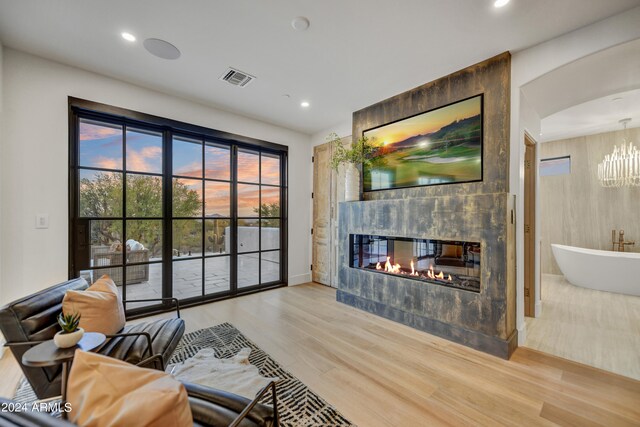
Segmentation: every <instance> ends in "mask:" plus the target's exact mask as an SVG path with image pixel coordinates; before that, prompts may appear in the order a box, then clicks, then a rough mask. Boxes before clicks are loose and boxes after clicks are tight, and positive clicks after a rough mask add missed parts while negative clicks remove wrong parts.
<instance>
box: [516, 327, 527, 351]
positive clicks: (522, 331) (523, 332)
mask: <svg viewBox="0 0 640 427" xmlns="http://www.w3.org/2000/svg"><path fill="white" fill-rule="evenodd" d="M526 341H527V323H526V322H523V323H522V325H520V327H519V328H518V345H524V343H525V342H526Z"/></svg>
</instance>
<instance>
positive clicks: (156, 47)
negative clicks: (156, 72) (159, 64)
mask: <svg viewBox="0 0 640 427" xmlns="http://www.w3.org/2000/svg"><path fill="white" fill-rule="evenodd" d="M142 44H143V45H144V48H145V49H147V51H148V52H149V53H150V54H152V55H154V56H157V57H158V58H162V59H178V58H180V51H179V50H178V48H177V47H175V46H174V45H172V44H171V43H169V42H167V41H164V40H160V39H146V40H145V41H144V42H143V43H142Z"/></svg>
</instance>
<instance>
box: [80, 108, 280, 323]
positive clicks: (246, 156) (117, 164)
mask: <svg viewBox="0 0 640 427" xmlns="http://www.w3.org/2000/svg"><path fill="white" fill-rule="evenodd" d="M69 111H70V115H69V127H70V129H69V130H70V132H69V135H70V138H69V139H70V156H69V159H70V175H69V190H70V191H69V218H70V245H69V246H70V256H69V260H70V262H69V264H70V265H69V275H70V277H78V276H81V277H84V278H86V279H87V281H89V282H90V283H92V282H93V281H95V280H96V279H97V278H99V277H100V276H102V275H103V274H108V275H110V276H111V277H112V278H113V280H114V281H115V283H116V285H117V286H118V289H119V290H120V292H121V294H122V296H123V298H124V299H126V300H133V299H136V300H137V299H153V298H161V297H175V298H178V299H179V300H181V301H183V302H185V303H199V302H204V301H208V300H213V299H217V298H224V297H228V296H233V295H238V294H242V293H247V292H253V291H256V290H261V289H264V288H271V287H273V286H279V285H283V284H286V271H287V265H286V254H287V247H286V242H287V239H286V237H287V215H286V212H287V182H286V180H287V176H286V171H287V147H285V146H281V145H278V144H273V143H269V142H266V141H261V140H255V139H252V138H247V137H242V136H239V135H233V134H228V133H224V132H220V131H216V130H213V129H207V128H203V127H199V126H194V125H190V124H186V123H182V122H177V121H173V120H169V119H163V118H159V117H156V116H151V115H146V114H142V113H138V112H133V111H129V110H124V109H119V108H115V107H110V106H107V105H103V104H98V103H93V102H90V101H84V100H79V99H75V98H70V99H69ZM162 307H163V306H162V304H161V303H158V302H155V301H150V302H143V303H136V304H127V310H128V311H129V312H130V313H131V314H136V313H142V312H150V311H156V310H158V309H161V308H162Z"/></svg>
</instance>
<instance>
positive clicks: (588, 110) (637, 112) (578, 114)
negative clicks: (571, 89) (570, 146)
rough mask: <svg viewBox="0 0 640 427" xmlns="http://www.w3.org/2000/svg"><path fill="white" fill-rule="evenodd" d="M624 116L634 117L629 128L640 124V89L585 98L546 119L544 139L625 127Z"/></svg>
mask: <svg viewBox="0 0 640 427" xmlns="http://www.w3.org/2000/svg"><path fill="white" fill-rule="evenodd" d="M616 98H621V99H617V100H616ZM624 118H630V119H631V122H629V124H628V125H627V127H628V128H635V127H640V89H635V90H631V91H627V92H623V93H617V94H614V95H608V96H605V97H602V98H598V99H594V100H591V101H588V102H584V103H582V104H578V105H576V106H573V107H571V108H567V109H566V110H562V111H560V112H558V113H555V114H552V115H550V116H548V117H546V118H544V119H542V123H541V127H540V128H541V129H542V135H541V136H540V141H541V142H547V141H556V140H558V139H566V138H574V137H577V136H583V135H593V134H596V133H602V132H611V131H616V130H622V128H623V126H622V124H620V123H619V122H620V120H621V119H624Z"/></svg>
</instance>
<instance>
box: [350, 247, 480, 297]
mask: <svg viewBox="0 0 640 427" xmlns="http://www.w3.org/2000/svg"><path fill="white" fill-rule="evenodd" d="M350 243H351V244H350V248H351V254H350V263H349V265H350V266H351V267H352V268H361V269H364V270H370V271H374V272H377V273H383V274H392V275H398V276H402V277H406V278H409V279H415V280H422V281H425V282H429V283H434V284H438V285H443V286H449V287H453V288H458V289H464V290H467V291H473V292H480V258H481V251H480V243H479V242H467V241H451V240H435V239H411V238H406V237H388V236H373V235H362V234H352V235H351V236H350Z"/></svg>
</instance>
